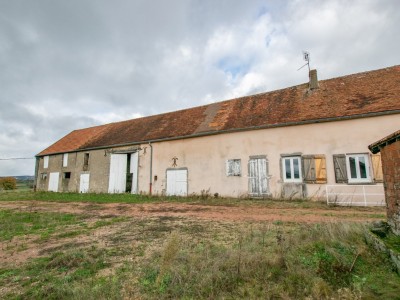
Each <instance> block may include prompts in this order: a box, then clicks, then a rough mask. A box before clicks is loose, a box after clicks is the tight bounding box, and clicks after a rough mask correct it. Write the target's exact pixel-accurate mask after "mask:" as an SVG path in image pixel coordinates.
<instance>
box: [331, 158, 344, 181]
mask: <svg viewBox="0 0 400 300" xmlns="http://www.w3.org/2000/svg"><path fill="white" fill-rule="evenodd" d="M333 166H334V168H335V178H336V183H347V182H348V179H347V171H346V155H344V154H335V155H333Z"/></svg>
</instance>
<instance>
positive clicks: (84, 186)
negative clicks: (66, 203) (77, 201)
mask: <svg viewBox="0 0 400 300" xmlns="http://www.w3.org/2000/svg"><path fill="white" fill-rule="evenodd" d="M89 179H90V174H87V173H85V174H81V177H80V181H79V193H87V192H89Z"/></svg>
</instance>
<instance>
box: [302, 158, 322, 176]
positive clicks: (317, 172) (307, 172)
mask: <svg viewBox="0 0 400 300" xmlns="http://www.w3.org/2000/svg"><path fill="white" fill-rule="evenodd" d="M302 162H303V178H304V182H306V183H326V182H327V177H326V160H325V156H324V155H303V156H302Z"/></svg>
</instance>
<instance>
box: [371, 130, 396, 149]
mask: <svg viewBox="0 0 400 300" xmlns="http://www.w3.org/2000/svg"><path fill="white" fill-rule="evenodd" d="M398 140H400V130H397V131H395V132H393V133H392V134H389V135H388V136H386V137H384V138H383V139H380V140H379V141H377V142H375V143H373V144H371V145H369V146H368V148H369V150H370V151H371V152H372V153H373V154H376V153H378V152H380V151H381V149H382V148H383V147H385V146H387V145H390V144H392V143H394V142H395V141H398Z"/></svg>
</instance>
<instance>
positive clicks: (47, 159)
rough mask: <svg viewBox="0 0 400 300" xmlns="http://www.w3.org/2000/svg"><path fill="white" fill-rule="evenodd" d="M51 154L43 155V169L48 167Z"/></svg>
mask: <svg viewBox="0 0 400 300" xmlns="http://www.w3.org/2000/svg"><path fill="white" fill-rule="evenodd" d="M49 160H50V158H49V155H46V156H43V169H47V168H48V167H49Z"/></svg>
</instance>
